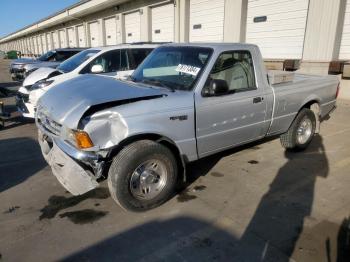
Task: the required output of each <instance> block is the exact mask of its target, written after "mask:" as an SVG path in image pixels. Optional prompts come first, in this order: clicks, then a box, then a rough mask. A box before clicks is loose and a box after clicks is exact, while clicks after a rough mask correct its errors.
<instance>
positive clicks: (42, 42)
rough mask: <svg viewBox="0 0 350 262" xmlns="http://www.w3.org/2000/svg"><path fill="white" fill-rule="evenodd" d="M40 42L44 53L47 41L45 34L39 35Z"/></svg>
mask: <svg viewBox="0 0 350 262" xmlns="http://www.w3.org/2000/svg"><path fill="white" fill-rule="evenodd" d="M40 37H41V44H42V52H43V53H46V52H47V43H46V37H45V35H44V34H43V35H41V36H40Z"/></svg>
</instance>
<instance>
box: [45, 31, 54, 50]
mask: <svg viewBox="0 0 350 262" xmlns="http://www.w3.org/2000/svg"><path fill="white" fill-rule="evenodd" d="M46 40H47V50H48V51H50V50H52V49H53V45H52V38H51V33H47V34H46Z"/></svg>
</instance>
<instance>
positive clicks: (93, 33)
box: [89, 22, 99, 47]
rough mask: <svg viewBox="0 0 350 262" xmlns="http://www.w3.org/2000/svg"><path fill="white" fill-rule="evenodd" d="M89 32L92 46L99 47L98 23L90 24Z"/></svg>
mask: <svg viewBox="0 0 350 262" xmlns="http://www.w3.org/2000/svg"><path fill="white" fill-rule="evenodd" d="M89 32H90V46H91V47H96V46H98V45H99V40H98V23H97V22H93V23H89Z"/></svg>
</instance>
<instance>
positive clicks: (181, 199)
mask: <svg viewBox="0 0 350 262" xmlns="http://www.w3.org/2000/svg"><path fill="white" fill-rule="evenodd" d="M196 198H197V197H196V196H194V195H191V194H189V189H188V188H186V189H185V190H184V191H182V192H181V193H180V194H179V195H178V196H177V198H176V199H177V201H178V202H180V203H183V202H187V201H190V200H193V199H196Z"/></svg>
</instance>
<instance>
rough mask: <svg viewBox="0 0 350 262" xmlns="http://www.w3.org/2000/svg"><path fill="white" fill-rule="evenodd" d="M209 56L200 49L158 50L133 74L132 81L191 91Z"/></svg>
mask: <svg viewBox="0 0 350 262" xmlns="http://www.w3.org/2000/svg"><path fill="white" fill-rule="evenodd" d="M211 54H212V49H210V48H203V47H174V46H164V47H159V48H157V49H155V50H154V51H153V52H152V53H151V54H150V55H149V56H148V57H147V58H146V59H145V61H144V62H143V63H142V64H141V65H140V66H139V67H138V68H137V69H136V70H135V72H134V73H133V74H132V76H131V80H132V81H134V82H142V83H146V84H153V85H156V86H161V87H168V88H171V89H178V90H191V89H192V88H193V86H194V84H195V83H196V81H197V78H198V77H199V75H200V74H201V72H202V71H203V69H204V67H205V66H206V64H207V62H208V60H209V58H210V55H211Z"/></svg>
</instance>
